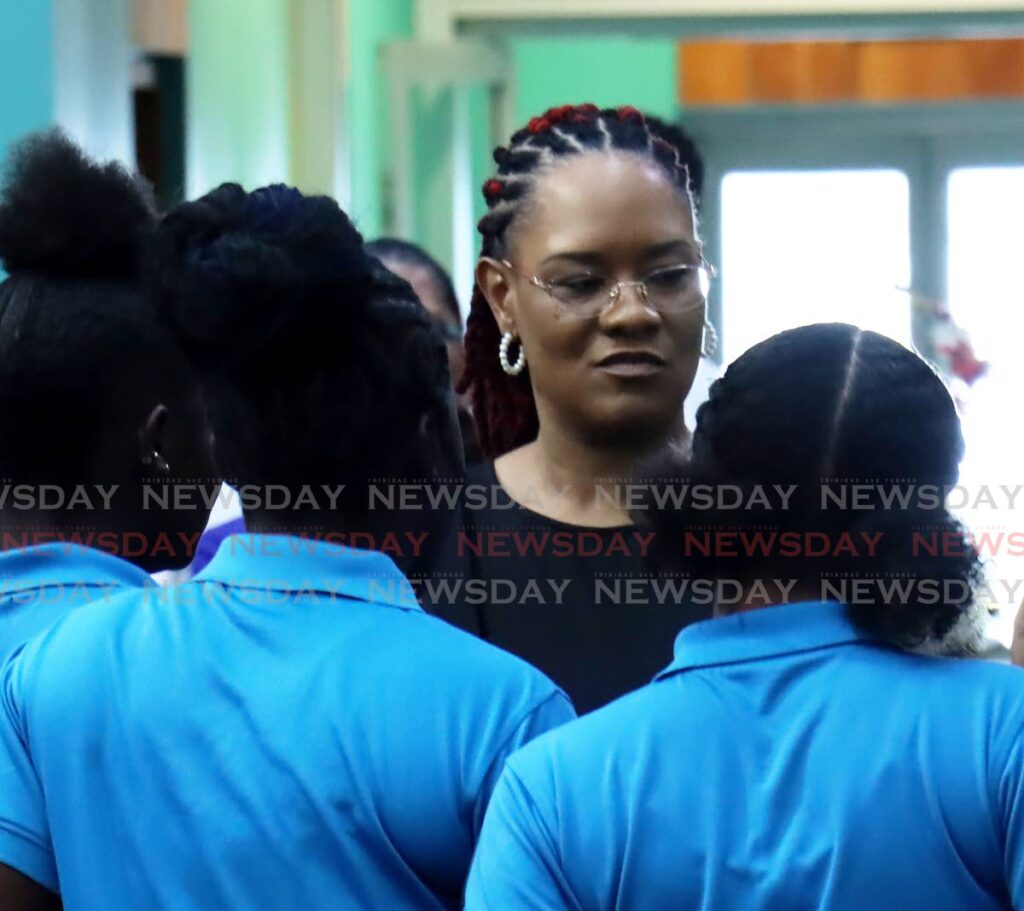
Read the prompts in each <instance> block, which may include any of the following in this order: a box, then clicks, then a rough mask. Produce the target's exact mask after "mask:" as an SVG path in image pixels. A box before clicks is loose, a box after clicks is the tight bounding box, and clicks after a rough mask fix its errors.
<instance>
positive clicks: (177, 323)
mask: <svg viewBox="0 0 1024 911" xmlns="http://www.w3.org/2000/svg"><path fill="white" fill-rule="evenodd" d="M153 251H154V252H153V257H152V262H151V275H150V280H151V282H152V285H153V290H154V292H155V295H156V298H157V301H158V302H159V303H160V306H161V308H162V310H163V312H164V314H165V316H166V317H167V318H169V320H170V322H171V323H172V324H173V326H174V328H175V330H176V332H177V333H178V336H179V338H180V340H181V341H182V342H183V343H185V345H186V346H187V347H188V348H189V349H190V350H191V351H192V353H193V354H194V355H201V356H207V355H208V356H209V357H210V358H213V359H215V360H217V359H219V360H228V359H231V358H233V357H237V358H240V359H247V358H252V357H257V356H260V355H262V354H266V353H267V352H271V351H274V350H277V351H279V352H280V351H283V350H285V349H291V350H293V351H296V352H298V351H299V350H300V349H303V348H305V352H306V354H307V355H308V354H309V353H310V352H311V351H313V350H318V348H319V347H320V346H330V345H334V346H339V345H341V344H343V343H344V339H345V338H346V337H349V336H352V335H354V333H353V332H351V331H350V330H351V327H352V323H353V322H356V321H359V320H362V319H364V313H365V309H366V307H367V306H368V305H369V304H370V302H371V301H372V300H374V299H375V298H376V297H377V296H379V295H380V294H382V293H384V294H386V293H387V292H388V288H387V287H386V286H385V285H382V284H380V283H378V281H377V273H376V270H375V268H374V267H375V262H374V261H373V260H372V259H371V258H370V257H369V256H368V255H367V254H366V252H365V250H364V248H363V240H362V237H361V236H360V234H359V232H358V231H357V230H356V229H355V227H354V226H353V224H352V222H351V221H350V220H349V218H348V216H347V215H345V213H344V212H342V210H341V209H340V208H339V207H338V205H337V203H336V202H334V200H332V199H329V198H327V197H324V196H305V195H303V194H302V193H300V192H299V191H298V190H295V189H293V188H291V187H286V186H284V185H282V184H278V185H274V186H270V187H264V188H262V189H259V190H255V191H254V192H252V193H247V192H246V191H245V190H243V189H242V188H241V187H240V186H238V185H237V184H222V185H221V186H219V187H218V188H217V189H215V190H213V191H212V192H210V193H207V194H206V196H204V197H202V198H201V199H198V200H196V201H195V202H188V203H184V204H182V205H180V206H177V207H176V208H175V209H173V210H172V211H171V212H169V213H168V214H167V216H166V217H165V218H164V219H163V220H162V222H161V224H160V227H159V228H158V230H157V232H156V240H155V242H154V244H153ZM227 338H230V339H232V340H233V344H232V345H231V346H229V347H230V349H231V350H230V352H226V351H225V344H224V340H225V339H227Z"/></svg>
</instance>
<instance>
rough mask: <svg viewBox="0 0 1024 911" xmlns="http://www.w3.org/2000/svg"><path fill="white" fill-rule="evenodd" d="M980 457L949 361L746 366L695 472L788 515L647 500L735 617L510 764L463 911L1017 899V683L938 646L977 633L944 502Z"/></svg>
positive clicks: (715, 398) (669, 543)
mask: <svg viewBox="0 0 1024 911" xmlns="http://www.w3.org/2000/svg"><path fill="white" fill-rule="evenodd" d="M963 450H964V446H963V441H962V439H961V435H960V426H959V420H958V418H957V414H956V410H955V408H954V405H953V401H952V399H951V398H950V396H949V393H948V392H947V390H946V388H945V387H944V386H943V384H942V382H941V381H940V379H939V378H938V376H937V375H936V374H935V373H934V372H933V371H932V369H931V368H930V367H929V366H928V365H927V364H926V363H925V362H924V361H922V360H921V359H920V358H918V356H917V355H916V354H913V353H912V352H910V351H908V350H907V349H905V348H903V347H902V346H900V345H899V344H897V343H896V342H894V341H892V340H891V339H888V338H885V337H883V336H881V335H877V334H875V333H873V332H866V331H862V330H860V329H857V328H854V327H853V326H846V325H816V326H808V327H804V328H801V329H794V330H791V331H787V332H783V333H781V334H780V335H777V336H774V337H773V338H770V339H768V340H767V341H765V342H762V343H761V344H759V345H756V346H755V347H754V348H752V349H751V350H750V351H748V352H746V353H745V354H744V355H743V356H741V357H740V358H739V359H738V360H737V361H736V362H735V363H734V364H732V365H731V366H730V367H729V369H728V370H727V371H726V373H725V376H724V378H722V379H721V380H720V381H719V382H718V383H717V384H716V385H715V387H714V388H713V390H712V395H711V398H710V400H709V402H708V403H707V404H705V405H704V406H703V407H702V408H701V411H700V414H699V416H698V419H697V425H696V429H695V431H694V438H693V451H692V455H691V456H690V457H689V459H688V461H687V462H686V463H685V464H684V465H683V467H682V469H681V471H680V473H679V474H678V476H677V477H676V481H678V482H682V483H687V484H692V485H710V486H711V487H712V488H713V489H718V490H722V489H726V490H739V491H741V492H742V493H743V495H744V496H748V497H751V499H750V500H748V502H749V503H754V502H755V500H754V498H753V495H754V494H755V493H756V492H757V491H758V490H760V491H761V492H762V493H767V494H771V492H772V490H773V489H774V485H779V486H780V487H782V488H783V489H784V490H785V491H787V492H788V494H789V495H788V497H787V499H786V503H785V506H783V505H782V502H781V500H780V499H779V498H778V497H776V498H775V499H774V501H772V500H770V499H763V500H761V501H759V502H758V505H757V506H751V507H750V508H749V509H748V510H747V511H745V512H736V511H735V510H729V509H727V508H725V507H724V506H723V507H715V508H708V509H707V510H702V509H697V508H691V509H689V510H680V511H665V512H651V513H649V514H648V515H649V518H650V520H651V521H652V522H653V523H654V524H655V525H656V526H658V527H659V528H660V529H661V532H662V534H663V536H664V537H663V538H660V539H659V540H661V541H663V543H664V545H665V548H666V550H665V554H666V555H667V556H669V557H672V556H674V557H675V558H677V559H680V558H681V559H684V560H685V561H686V563H687V564H688V566H689V569H690V571H691V572H692V573H693V578H694V579H695V580H700V579H704V580H706V581H708V582H710V583H712V584H714V585H716V586H718V589H719V590H720V591H722V592H724V595H721V596H720V597H719V603H718V607H717V611H716V616H715V618H713V619H711V620H707V621H705V622H702V623H698V624H694V625H692V626H690V627H687V628H686V629H684V630H683V631H682V632H681V633H680V634H679V637H678V639H677V640H676V645H675V659H674V661H673V662H672V663H671V664H670V665H668V667H666V668H665V669H664V670H663V671H662V673H661V674H660V675H659V676H658V678H657V679H656V681H655V682H653V683H652V684H651V685H649V686H648V687H646V688H644V689H642V690H639V691H638V692H635V693H633V694H631V695H629V696H626V697H625V698H623V699H621V700H619V701H617V702H615V703H613V704H612V705H610V706H608V707H606V708H604V709H602V710H601V711H598V712H595V713H593V714H591V715H589V716H587V717H585V718H582V719H581V720H580V721H578V722H576V723H574V724H573V725H570V726H568V727H566V728H565V729H563V730H562V731H556V732H554V733H552V734H551V735H549V736H545V737H543V738H540V739H539V740H537V741H536V742H535V743H533V744H530V745H528V746H527V747H526V748H524V749H523V750H522V751H521V752H519V753H518V754H516V755H515V756H513V757H512V758H511V759H510V760H509V761H508V763H506V766H505V770H504V772H503V774H502V777H501V780H500V781H499V783H498V787H497V789H496V791H495V794H494V797H493V799H492V801H491V804H490V808H489V810H488V813H487V818H486V820H485V823H484V828H483V833H482V835H481V839H480V844H479V847H478V851H477V855H476V858H475V861H474V865H473V870H472V873H471V875H470V882H469V885H468V888H467V902H466V907H467V909H469V911H483V909H501V911H515V909H519V908H529V909H531V911H541V909H554V908H558V909H565V908H572V909H575V911H597V909H602V911H603V909H612V908H614V909H618V911H640V909H652V911H653V909H658V911H661V909H665V908H692V909H700V911H711V909H714V911H732V909H737V911H738V909H744V911H745V909H750V908H757V909H759V911H783V909H785V911H791V909H804V908H808V909H810V908H814V909H822V911H862V909H864V908H872V909H878V911H905V909H908V908H922V909H923V908H927V909H928V911H995V909H1010V908H1021V907H1024V738H1022V733H1021V732H1022V725H1024V677H1022V676H1021V675H1020V671H1019V670H1017V669H1015V668H1012V667H1008V666H1001V665H994V664H989V663H985V662H981V661H976V660H966V659H963V658H960V659H957V660H953V659H951V658H950V657H943V656H944V655H950V654H955V655H959V654H963V653H964V652H965V651H969V650H970V648H971V647H972V645H975V644H976V643H977V642H978V640H979V636H978V633H979V625H980V624H979V622H978V614H979V612H978V610H977V608H976V607H975V605H974V600H973V598H974V595H975V592H976V589H977V585H978V582H979V574H978V569H979V558H978V554H977V552H976V551H975V550H974V549H973V546H972V545H971V544H970V543H969V542H967V541H966V540H965V538H964V530H963V529H962V528H961V527H960V526H959V524H958V523H957V522H956V521H955V520H954V519H953V518H952V517H951V516H950V514H949V513H948V512H947V511H946V508H945V504H944V502H943V500H944V493H943V492H942V491H943V488H945V487H947V486H948V485H953V484H955V483H956V479H957V473H958V463H959V461H960V459H961V457H962V454H963ZM891 490H901V491H904V492H909V493H910V499H906V498H905V499H904V501H903V502H904V505H905V506H906V508H905V509H904V508H903V507H902V506H900V505H896V506H895V507H891V508H886V503H887V498H888V501H889V502H896V501H893V500H891V497H890V492H891ZM723 502H724V501H723ZM772 506H774V507H775V508H774V509H773V508H771V507H772ZM744 530H750V533H751V534H753V533H755V532H756V533H757V535H758V536H759V540H760V541H761V544H759V545H757V546H751V547H750V548H749V549H747V548H746V547H745V546H743V545H742V544H739V543H738V541H737V539H738V538H739V532H742V531H744ZM812 533H813V537H810V535H811V534H812ZM805 535H807V536H808V538H807V542H808V543H801V542H802V541H803V540H804V536H805ZM708 536H709V537H708ZM716 539H717V541H718V542H719V543H718V545H717V546H716V545H715V544H714V543H712V544H711V545H709V544H708V543H707V542H708V540H710V541H712V542H714V541H716ZM773 540H774V541H775V542H777V546H776V545H773V544H772V543H771V542H772V541H773ZM688 541H699V542H703V543H701V544H700V546H696V547H694V548H693V549H692V559H687V547H688V545H687V542H688ZM794 542H796V545H795V546H794ZM823 542H824V544H823ZM942 542H946V543H942ZM730 553H731V554H732V556H728V554H730ZM725 582H730V583H737V584H736V585H735V586H734V585H725V584H724V583H725ZM783 583H785V584H784V585H783ZM695 584H696V582H695ZM783 590H785V594H786V595H787V597H780V592H783ZM737 591H738V592H741V594H736V593H735V592H737ZM787 602H788V603H787Z"/></svg>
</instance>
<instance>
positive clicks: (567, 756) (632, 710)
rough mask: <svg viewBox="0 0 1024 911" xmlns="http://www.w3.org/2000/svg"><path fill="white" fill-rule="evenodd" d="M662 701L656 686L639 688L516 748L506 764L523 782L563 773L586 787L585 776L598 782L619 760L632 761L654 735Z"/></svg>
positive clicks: (630, 763) (622, 761)
mask: <svg viewBox="0 0 1024 911" xmlns="http://www.w3.org/2000/svg"><path fill="white" fill-rule="evenodd" d="M663 702H664V700H663V699H662V698H661V693H659V691H658V689H657V684H648V685H647V686H643V687H641V688H640V689H638V690H634V691H633V692H632V693H627V694H626V695H625V696H621V697H620V698H618V699H616V700H615V701H614V702H611V703H609V704H608V705H606V706H603V707H602V708H599V709H597V710H596V711H593V712H589V713H588V714H586V715H582V716H580V717H579V718H577V719H576V720H575V721H573V722H572V723H571V724H567V725H563V726H562V727H559V728H555V729H554V730H552V731H549V732H548V733H546V734H542V735H541V736H540V737H538V738H537V739H536V740H533V741H531V742H530V743H528V744H527V745H526V746H525V747H523V748H522V749H520V750H519V751H518V752H516V753H515V754H514V755H513V756H512V757H511V759H509V766H510V768H511V769H512V770H513V771H514V772H515V773H516V774H517V775H518V776H519V777H520V778H521V779H522V780H523V781H524V782H549V781H551V780H552V776H554V777H558V776H559V774H560V772H562V771H564V772H565V777H566V780H567V781H568V780H572V781H575V782H578V783H581V786H582V787H584V788H586V787H587V785H586V782H587V781H588V780H590V781H597V780H598V779H599V778H601V777H602V776H604V775H606V774H607V772H608V771H609V769H611V768H613V767H614V766H616V765H617V764H620V763H625V764H627V765H629V766H633V765H635V762H636V750H637V746H638V744H639V743H641V742H643V741H645V740H647V739H649V738H650V737H651V736H657V735H656V733H655V732H656V730H657V729H658V728H659V727H660V725H659V723H658V722H659V721H660V719H661V714H662V713H661V706H662V704H663ZM588 775H590V778H588Z"/></svg>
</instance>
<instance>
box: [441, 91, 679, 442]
mask: <svg viewBox="0 0 1024 911" xmlns="http://www.w3.org/2000/svg"><path fill="white" fill-rule="evenodd" d="M592 151H607V152H630V153H634V154H640V155H646V156H649V157H650V158H651V160H652V161H654V162H655V163H656V164H657V165H659V166H660V167H661V168H662V169H663V170H664V172H665V173H666V174H667V175H668V176H669V178H670V179H671V180H672V182H673V183H674V184H675V185H676V186H677V187H678V188H679V189H680V191H681V192H682V193H683V194H684V195H685V196H686V198H687V200H688V201H689V203H690V210H691V211H692V212H695V209H694V206H693V200H692V196H691V194H690V185H689V173H688V171H687V167H686V165H685V164H684V163H683V162H682V161H681V159H680V157H679V155H678V153H677V151H676V150H675V149H674V148H673V147H672V146H671V145H670V144H669V143H668V142H666V141H665V140H664V139H661V138H659V137H658V136H655V135H654V133H652V131H651V130H650V129H649V128H648V125H647V121H646V120H645V119H644V116H643V114H641V113H640V112H639V111H638V110H636V109H635V108H628V107H626V108H610V109H606V110H601V109H600V108H598V107H597V106H596V105H593V104H584V105H578V106H572V105H567V106H565V107H559V108H551V109H550V110H548V111H546V112H545V113H544V114H542V115H541V116H540V117H534V118H533V119H532V120H530V122H529V123H528V124H527V125H526V126H525V127H523V128H522V129H520V130H518V131H517V132H516V133H515V134H513V136H512V139H511V141H510V142H509V145H508V146H503V147H499V148H497V149H495V151H494V162H495V164H496V165H497V166H498V168H497V172H496V174H495V175H494V176H493V177H491V178H490V179H489V180H487V181H486V183H484V185H483V194H484V199H485V200H486V201H487V214H486V215H484V217H483V218H482V219H481V220H480V223H479V225H478V226H477V228H478V230H479V231H480V234H481V235H482V238H483V244H482V248H481V256H490V257H494V258H496V259H502V258H504V257H505V256H506V255H507V253H506V251H507V233H508V229H509V226H510V225H511V224H512V223H513V221H515V219H516V217H517V216H518V215H519V214H520V212H521V211H522V208H523V204H524V202H525V201H526V200H527V199H528V197H529V195H530V193H531V191H532V190H533V186H534V184H535V183H536V180H537V178H538V176H539V175H540V174H541V173H543V171H544V170H545V168H546V167H548V166H549V165H551V164H553V163H554V162H555V161H557V160H559V159H562V158H567V157H569V156H572V155H580V154H583V153H585V152H592ZM500 341H501V332H500V331H499V329H498V324H497V322H496V321H495V319H494V315H493V314H492V313H491V309H490V306H489V305H488V303H487V299H486V298H485V297H484V293H483V291H482V290H481V288H480V286H479V284H476V285H475V286H474V288H473V298H472V300H471V302H470V311H469V318H468V319H467V321H466V342H465V344H466V371H465V374H464V375H463V378H462V382H461V384H460V390H459V391H460V392H465V391H467V390H469V391H470V393H471V398H472V402H473V416H474V419H475V421H476V426H477V437H478V439H479V442H480V447H481V449H482V450H483V451H484V452H485V453H486V454H487V455H488V456H490V457H492V458H494V457H497V456H500V455H503V454H504V453H506V452H509V451H510V450H512V449H515V448H517V447H519V446H522V445H524V444H525V443H529V442H530V441H531V440H533V439H535V438H536V436H537V430H538V421H537V406H536V403H535V402H534V399H533V392H532V389H531V387H530V381H529V367H527V369H526V370H525V371H524V372H523V373H522V374H520V375H519V376H517V377H511V376H507V375H506V374H505V373H504V372H503V371H502V369H501V366H500V365H499V363H498V357H497V353H498V345H499V343H500Z"/></svg>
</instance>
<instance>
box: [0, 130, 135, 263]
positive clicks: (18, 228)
mask: <svg viewBox="0 0 1024 911" xmlns="http://www.w3.org/2000/svg"><path fill="white" fill-rule="evenodd" d="M154 223H155V211H154V206H153V202H152V196H151V194H150V192H149V190H148V188H147V187H146V185H145V184H144V183H143V182H142V181H141V180H140V179H139V178H138V177H135V176H134V175H132V174H130V173H129V172H128V171H127V170H126V169H125V168H124V167H123V166H122V165H120V164H117V163H114V162H109V163H106V164H98V163H95V162H93V161H90V160H89V159H88V158H87V157H86V156H85V155H84V153H83V152H82V150H81V149H79V148H78V146H76V145H75V144H74V143H73V142H71V140H70V139H68V138H67V137H66V136H65V135H64V134H63V133H61V132H60V131H59V130H50V131H47V132H45V133H39V134H36V135H33V136H30V137H28V138H27V139H23V140H22V141H21V142H19V143H18V144H17V145H16V146H15V147H14V149H13V150H12V152H11V155H10V157H9V159H8V163H7V179H6V183H5V187H4V191H3V199H2V201H0V261H2V262H3V266H4V268H5V269H6V270H7V271H8V272H10V273H12V274H17V273H20V272H38V273H42V274H45V275H52V276H59V277H65V278H90V279H110V280H131V279H135V278H137V277H138V275H139V272H140V264H141V259H142V251H143V249H144V246H145V243H146V240H147V239H148V238H149V236H150V234H151V232H152V230H153V226H154Z"/></svg>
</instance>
